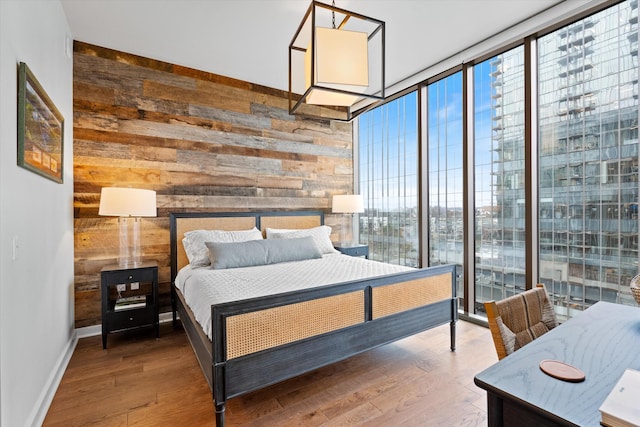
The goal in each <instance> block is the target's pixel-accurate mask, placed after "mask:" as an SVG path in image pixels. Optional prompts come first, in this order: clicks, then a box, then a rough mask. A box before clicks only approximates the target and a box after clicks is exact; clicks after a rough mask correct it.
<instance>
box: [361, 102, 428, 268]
mask: <svg viewBox="0 0 640 427" xmlns="http://www.w3.org/2000/svg"><path fill="white" fill-rule="evenodd" d="M417 99H418V97H417V93H416V92H412V93H410V94H408V95H405V96H403V97H401V98H398V99H397V100H395V101H392V102H389V103H387V104H384V105H383V106H381V107H378V108H376V109H373V110H371V111H369V112H367V113H364V114H362V115H361V116H360V118H359V120H358V126H359V128H358V132H359V139H358V150H359V157H360V158H359V162H360V163H359V165H360V169H359V174H360V176H359V182H360V194H362V196H363V199H364V205H365V212H364V214H361V215H360V227H359V228H360V243H366V244H368V245H369V259H374V260H377V261H384V262H388V263H392V264H400V265H407V266H412V267H417V266H418V261H419V253H420V251H419V235H418V218H419V217H420V216H419V213H418V108H417V106H418V101H417Z"/></svg>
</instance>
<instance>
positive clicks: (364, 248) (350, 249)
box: [335, 245, 369, 258]
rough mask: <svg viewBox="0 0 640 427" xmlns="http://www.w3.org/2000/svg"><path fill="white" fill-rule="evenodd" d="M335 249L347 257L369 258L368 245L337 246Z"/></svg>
mask: <svg viewBox="0 0 640 427" xmlns="http://www.w3.org/2000/svg"><path fill="white" fill-rule="evenodd" d="M335 248H336V249H337V250H338V251H340V252H341V253H343V254H345V255H350V256H355V257H358V256H363V257H365V258H369V246H368V245H356V246H335Z"/></svg>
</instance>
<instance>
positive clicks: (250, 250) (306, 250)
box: [205, 236, 322, 269]
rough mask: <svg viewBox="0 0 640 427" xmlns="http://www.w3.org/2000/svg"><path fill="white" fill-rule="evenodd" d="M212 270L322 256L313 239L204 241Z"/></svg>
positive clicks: (308, 237) (309, 237)
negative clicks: (232, 241)
mask: <svg viewBox="0 0 640 427" xmlns="http://www.w3.org/2000/svg"><path fill="white" fill-rule="evenodd" d="M205 245H206V246H207V248H208V249H209V259H210V260H211V267H212V268H213V269H224V268H238V267H251V266H256V265H268V264H276V263H280V262H290V261H302V260H305V259H313V258H320V257H322V253H320V250H319V249H318V247H317V246H316V244H315V242H314V240H313V238H312V237H311V236H307V237H300V238H295V239H275V240H251V241H247V242H234V243H220V242H205Z"/></svg>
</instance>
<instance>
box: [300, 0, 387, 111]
mask: <svg viewBox="0 0 640 427" xmlns="http://www.w3.org/2000/svg"><path fill="white" fill-rule="evenodd" d="M382 99H384V22H382V21H379V20H377V19H373V18H368V17H366V16H362V15H359V14H357V13H354V12H350V11H347V10H344V9H340V8H337V7H335V6H333V5H331V6H330V5H327V4H323V3H320V2H317V1H313V2H312V3H311V6H310V7H309V9H308V10H307V13H306V15H305V17H304V19H303V21H302V23H301V24H300V26H299V28H298V31H297V32H296V34H295V36H294V38H293V40H292V42H291V44H290V45H289V112H290V113H291V114H300V115H303V116H311V117H323V118H331V119H337V120H351V119H352V118H354V117H355V116H356V115H357V112H358V111H362V110H363V109H365V108H366V107H368V106H370V105H371V104H372V103H374V102H376V101H379V100H382ZM322 107H324V108H322Z"/></svg>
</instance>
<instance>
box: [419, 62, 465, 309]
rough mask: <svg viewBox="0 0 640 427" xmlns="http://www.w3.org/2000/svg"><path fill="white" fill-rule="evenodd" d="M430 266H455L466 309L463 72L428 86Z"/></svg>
mask: <svg viewBox="0 0 640 427" xmlns="http://www.w3.org/2000/svg"><path fill="white" fill-rule="evenodd" d="M427 92H428V101H427V108H428V113H427V117H428V120H429V122H428V125H427V126H428V148H427V150H428V158H429V169H428V170H429V194H428V200H429V202H428V205H429V265H430V266H435V265H442V264H455V265H456V273H457V274H456V281H457V290H458V297H460V306H461V307H464V298H463V297H464V290H463V289H462V286H463V269H462V265H463V264H462V263H463V255H464V251H463V234H462V232H463V226H464V221H463V218H462V201H463V192H462V183H463V175H462V155H463V149H462V148H463V146H462V129H463V127H462V126H463V125H462V73H456V74H454V75H451V76H449V77H447V78H445V79H442V80H439V81H438V82H436V83H433V84H431V85H429V87H428V90H427Z"/></svg>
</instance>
